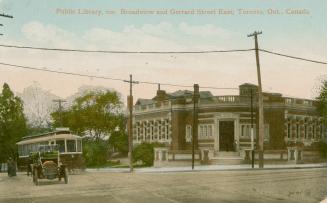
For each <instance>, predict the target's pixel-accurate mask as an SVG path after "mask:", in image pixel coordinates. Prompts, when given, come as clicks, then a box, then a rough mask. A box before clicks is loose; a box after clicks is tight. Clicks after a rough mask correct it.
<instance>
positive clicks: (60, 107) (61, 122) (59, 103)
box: [52, 99, 66, 127]
mask: <svg viewBox="0 0 327 203" xmlns="http://www.w3.org/2000/svg"><path fill="white" fill-rule="evenodd" d="M52 101H53V102H57V103H58V111H59V119H60V127H64V126H63V121H62V103H64V102H66V101H65V100H62V99H54V100H52Z"/></svg>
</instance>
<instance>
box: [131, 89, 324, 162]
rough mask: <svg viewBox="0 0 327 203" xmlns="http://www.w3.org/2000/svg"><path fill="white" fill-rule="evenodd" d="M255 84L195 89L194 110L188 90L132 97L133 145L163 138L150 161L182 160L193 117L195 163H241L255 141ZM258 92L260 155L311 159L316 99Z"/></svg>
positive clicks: (187, 156) (317, 121)
mask: <svg viewBox="0 0 327 203" xmlns="http://www.w3.org/2000/svg"><path fill="white" fill-rule="evenodd" d="M257 89H258V88H257V86H256V85H253V84H248V83H245V84H242V85H240V86H239V95H224V96H214V95H212V94H211V92H209V91H200V92H199V100H198V108H197V113H196V114H194V111H193V108H194V104H193V91H188V90H179V91H176V92H173V93H166V92H165V91H164V90H158V91H157V95H156V96H155V97H153V98H152V99H138V100H137V102H136V104H135V106H134V114H133V144H134V145H137V144H140V143H142V142H159V143H163V144H164V146H165V147H163V148H158V149H156V152H155V165H174V164H177V165H184V164H188V162H189V161H190V160H191V150H192V130H193V127H192V125H193V119H194V116H195V123H196V127H197V131H198V133H197V137H195V150H196V156H195V157H196V160H197V163H198V164H200V163H209V164H219V163H235V164H239V163H244V162H246V161H247V160H249V159H250V157H249V151H250V150H251V148H252V146H254V148H255V147H256V145H257V144H256V143H257V139H256V132H257V131H258V125H257V124H258V119H257V115H258V114H257V100H258V99H257ZM251 95H252V96H251ZM263 96H264V98H263V100H264V132H265V134H264V151H265V159H267V160H270V161H273V162H275V161H277V162H302V161H313V160H317V159H318V157H319V153H318V143H319V142H320V141H322V140H323V139H324V136H325V130H324V126H323V124H322V118H321V117H319V114H318V112H317V110H316V105H317V103H316V101H313V100H308V99H298V98H289V97H283V96H282V94H279V93H266V92H265V93H263ZM251 98H252V103H253V109H252V111H251ZM251 115H252V116H251ZM251 118H252V121H253V126H254V139H252V140H253V142H252V141H251ZM195 129H196V128H195Z"/></svg>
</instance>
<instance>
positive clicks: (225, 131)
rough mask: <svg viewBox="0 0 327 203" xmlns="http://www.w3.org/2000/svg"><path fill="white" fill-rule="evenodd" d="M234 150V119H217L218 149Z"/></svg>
mask: <svg viewBox="0 0 327 203" xmlns="http://www.w3.org/2000/svg"><path fill="white" fill-rule="evenodd" d="M234 150H235V148H234V121H219V151H234Z"/></svg>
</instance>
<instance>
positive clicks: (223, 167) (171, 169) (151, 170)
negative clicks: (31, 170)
mask: <svg viewBox="0 0 327 203" xmlns="http://www.w3.org/2000/svg"><path fill="white" fill-rule="evenodd" d="M304 168H327V163H319V164H286V165H265V166H264V168H263V169H260V168H258V165H255V166H254V169H252V167H251V165H248V164H242V165H205V166H194V170H192V168H191V166H188V167H186V166H182V167H162V168H155V167H148V168H134V170H133V171H134V172H136V173H165V172H192V171H232V170H233V171H237V170H272V169H275V170H278V169H279V170H280V169H304ZM86 171H87V172H116V173H124V172H125V173H127V172H129V168H99V169H86Z"/></svg>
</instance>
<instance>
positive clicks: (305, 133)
mask: <svg viewBox="0 0 327 203" xmlns="http://www.w3.org/2000/svg"><path fill="white" fill-rule="evenodd" d="M307 138H308V126H307V124H304V139H307Z"/></svg>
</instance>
